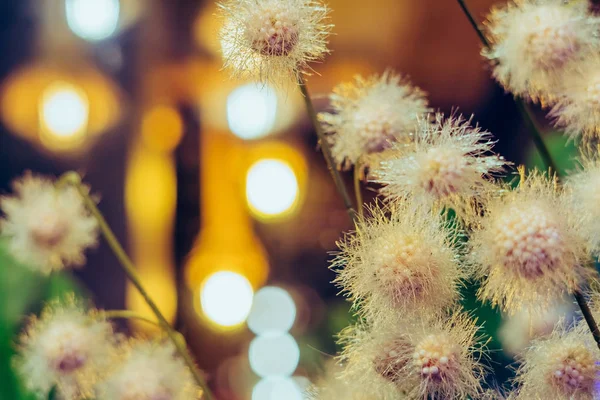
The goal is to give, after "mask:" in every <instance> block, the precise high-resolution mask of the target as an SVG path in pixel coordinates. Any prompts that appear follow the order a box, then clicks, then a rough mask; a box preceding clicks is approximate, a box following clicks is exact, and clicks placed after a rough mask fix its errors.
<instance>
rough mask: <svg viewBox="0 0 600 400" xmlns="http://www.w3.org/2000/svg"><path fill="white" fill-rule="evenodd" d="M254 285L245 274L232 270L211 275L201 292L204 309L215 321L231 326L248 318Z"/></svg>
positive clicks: (221, 324)
mask: <svg viewBox="0 0 600 400" xmlns="http://www.w3.org/2000/svg"><path fill="white" fill-rule="evenodd" d="M252 297H253V290H252V285H250V282H248V279H246V278H245V277H244V276H242V275H240V274H237V273H235V272H230V271H220V272H216V273H214V274H212V275H210V276H209V277H208V278H207V279H206V280H205V281H204V283H203V285H202V289H201V292H200V301H201V303H202V310H203V311H204V313H205V314H206V316H207V317H208V318H209V319H210V320H212V321H213V322H214V323H216V324H218V325H220V326H224V327H229V326H235V325H238V324H241V323H242V322H244V321H245V320H246V318H247V317H248V314H249V313H250V308H251V307H252Z"/></svg>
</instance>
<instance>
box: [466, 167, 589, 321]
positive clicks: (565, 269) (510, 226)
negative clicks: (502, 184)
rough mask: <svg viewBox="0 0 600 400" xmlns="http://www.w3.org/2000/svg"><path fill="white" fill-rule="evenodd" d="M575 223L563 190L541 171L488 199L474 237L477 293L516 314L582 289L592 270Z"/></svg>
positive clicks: (545, 304)
mask: <svg viewBox="0 0 600 400" xmlns="http://www.w3.org/2000/svg"><path fill="white" fill-rule="evenodd" d="M557 210H560V212H557ZM574 224H575V218H574V216H573V214H572V213H571V212H570V211H569V207H568V199H567V198H566V196H565V195H564V193H563V192H562V191H560V190H559V189H557V187H556V185H555V182H554V180H552V179H549V178H547V177H546V176H544V175H540V174H539V173H535V172H534V173H533V174H531V175H530V176H528V177H526V178H525V177H522V180H521V182H520V183H519V186H518V187H517V188H516V189H514V190H512V191H511V190H510V189H509V188H506V191H505V193H504V194H503V195H501V196H499V197H494V198H491V199H489V200H488V201H487V209H486V211H485V216H484V217H483V219H482V220H481V225H480V226H479V227H478V228H476V230H475V232H474V233H473V235H472V236H471V240H470V245H471V252H470V255H469V257H470V259H471V261H472V262H473V263H474V265H475V268H476V275H477V276H479V277H480V279H482V286H481V289H480V290H479V293H478V294H479V297H480V298H481V299H483V300H489V301H491V303H492V304H493V305H499V306H500V307H501V309H502V310H504V311H507V312H509V313H511V314H512V313H514V312H515V311H517V310H518V309H520V308H521V307H525V308H533V309H536V310H540V311H541V310H543V309H545V307H546V306H547V305H548V304H549V303H550V302H553V301H558V300H559V299H560V298H561V297H562V296H563V295H566V294H567V293H572V292H573V291H575V290H578V289H579V288H580V286H581V284H582V283H583V281H584V280H585V278H586V277H588V276H589V275H590V274H591V272H590V271H589V270H587V269H586V268H584V266H583V264H584V263H585V261H586V257H587V255H586V249H585V243H584V242H583V240H581V239H580V237H579V236H578V235H577V234H576V231H575V229H574Z"/></svg>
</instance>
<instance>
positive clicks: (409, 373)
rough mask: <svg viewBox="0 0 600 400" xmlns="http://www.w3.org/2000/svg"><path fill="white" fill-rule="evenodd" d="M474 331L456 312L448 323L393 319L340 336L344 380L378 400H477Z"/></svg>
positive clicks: (479, 367)
mask: <svg viewBox="0 0 600 400" xmlns="http://www.w3.org/2000/svg"><path fill="white" fill-rule="evenodd" d="M477 331H478V327H477V326H476V324H475V322H474V321H473V320H471V319H470V318H469V317H467V316H466V315H464V314H462V313H460V312H456V313H454V314H453V315H452V316H451V317H450V318H449V319H448V320H443V319H438V318H433V319H430V320H398V319H397V318H393V319H391V320H389V321H386V320H382V321H379V323H378V324H376V325H374V326H373V327H372V328H371V329H364V328H362V327H355V328H351V329H349V330H347V331H346V332H345V333H343V335H342V338H343V340H344V341H345V343H346V347H345V349H344V353H343V354H342V359H343V360H344V361H345V362H347V363H348V364H347V369H346V375H347V376H348V378H349V379H354V380H356V381H357V382H359V385H360V386H361V387H364V388H365V389H368V390H367V392H368V393H373V394H375V396H374V397H375V398H377V399H397V398H407V399H415V400H416V399H455V398H457V399H464V398H467V397H471V398H473V397H474V396H475V398H477V397H476V396H477V395H478V394H480V393H481V391H482V388H481V378H482V377H483V375H484V367H483V365H482V364H481V363H480V359H481V356H482V355H483V353H482V349H481V347H482V346H481V344H480V343H479V342H478V340H479V338H478V337H477ZM399 394H404V395H405V397H401V396H400V395H399Z"/></svg>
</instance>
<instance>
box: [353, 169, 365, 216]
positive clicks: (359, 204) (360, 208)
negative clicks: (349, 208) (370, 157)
mask: <svg viewBox="0 0 600 400" xmlns="http://www.w3.org/2000/svg"><path fill="white" fill-rule="evenodd" d="M360 170H361V165H360V162H357V163H356V165H355V166H354V197H356V208H358V215H359V216H360V217H361V218H362V217H363V213H364V211H363V208H364V207H363V197H362V190H361V187H360Z"/></svg>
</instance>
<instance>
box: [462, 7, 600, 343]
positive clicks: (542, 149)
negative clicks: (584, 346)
mask: <svg viewBox="0 0 600 400" xmlns="http://www.w3.org/2000/svg"><path fill="white" fill-rule="evenodd" d="M457 1H458V4H459V5H460V7H461V8H462V10H463V12H464V13H465V15H466V17H467V18H468V20H469V22H470V23H471V25H472V26H473V28H474V29H475V31H476V32H477V35H478V36H479V39H480V40H481V43H483V45H484V46H485V47H487V48H489V47H490V43H489V42H488V40H487V39H486V37H485V35H484V34H483V32H482V31H481V29H480V28H479V25H477V22H476V21H475V19H474V18H473V15H472V14H471V12H470V11H469V9H468V8H467V5H466V4H465V2H464V0H457ZM515 102H516V104H517V108H518V109H519V112H520V113H521V116H522V118H523V120H524V122H525V125H526V126H527V131H528V132H529V135H530V136H531V139H532V140H533V143H534V144H535V146H536V148H537V150H538V152H539V153H540V156H541V157H542V160H543V161H544V163H545V164H546V167H547V168H550V170H551V171H553V172H554V173H555V174H556V176H560V171H559V170H558V168H557V167H556V163H555V162H554V159H553V158H552V154H551V153H550V151H549V150H548V147H547V146H546V143H544V140H543V139H542V135H541V134H540V130H539V128H538V126H537V124H536V123H535V119H534V118H533V116H532V115H531V111H530V110H529V108H528V107H527V105H526V104H525V102H524V101H523V99H521V98H518V97H515ZM573 296H574V297H575V300H576V301H577V305H578V306H579V308H580V309H581V313H582V314H583V318H584V319H585V322H586V323H587V325H588V328H589V329H590V332H591V333H592V336H593V337H594V340H595V341H596V345H597V346H598V348H600V330H599V329H598V324H597V323H596V320H595V319H594V316H593V315H592V312H591V310H590V306H589V305H588V303H587V301H586V300H585V296H584V295H583V293H582V292H581V291H580V290H576V291H575V292H574V293H573Z"/></svg>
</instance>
